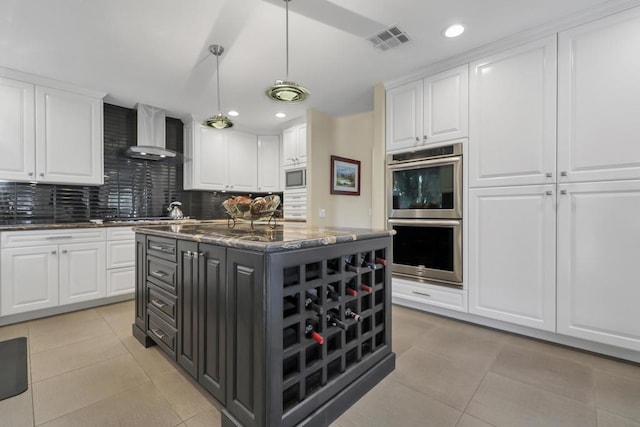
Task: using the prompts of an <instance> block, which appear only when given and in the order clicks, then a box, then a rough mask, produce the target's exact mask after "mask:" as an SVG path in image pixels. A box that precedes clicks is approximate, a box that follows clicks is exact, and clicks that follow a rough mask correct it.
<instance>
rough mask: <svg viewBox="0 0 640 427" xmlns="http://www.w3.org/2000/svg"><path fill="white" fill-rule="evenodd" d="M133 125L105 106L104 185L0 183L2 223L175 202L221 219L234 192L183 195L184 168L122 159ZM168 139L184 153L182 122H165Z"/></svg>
mask: <svg viewBox="0 0 640 427" xmlns="http://www.w3.org/2000/svg"><path fill="white" fill-rule="evenodd" d="M136 126H137V115H136V110H133V109H128V108H123V107H118V106H115V105H109V104H105V105H104V185H101V186H78V185H52V184H29V183H21V182H0V225H13V224H25V223H33V224H36V223H63V222H83V221H88V220H89V219H99V218H108V217H120V218H131V217H151V216H153V217H156V216H165V215H166V214H167V211H166V208H167V206H168V205H169V203H170V202H171V201H173V200H178V201H181V202H182V204H183V206H182V208H183V209H182V210H183V212H184V213H185V215H188V216H190V217H192V218H198V219H216V218H225V214H224V209H223V208H222V202H223V201H224V200H225V199H227V198H228V197H230V196H231V195H232V194H229V193H218V192H210V191H184V190H183V185H182V164H180V163H178V162H175V161H172V160H165V161H158V162H154V161H147V160H139V159H131V158H128V157H126V156H125V155H124V152H125V150H126V149H127V147H129V146H131V145H135V144H136V139H137V132H136ZM166 135H167V139H166V144H167V148H168V149H170V150H174V151H177V152H180V153H182V152H183V140H182V138H183V133H182V121H180V120H178V119H173V118H167V133H166ZM257 195H259V193H256V194H254V196H257ZM280 197H281V198H282V194H280Z"/></svg>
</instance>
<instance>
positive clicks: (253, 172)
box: [227, 132, 258, 191]
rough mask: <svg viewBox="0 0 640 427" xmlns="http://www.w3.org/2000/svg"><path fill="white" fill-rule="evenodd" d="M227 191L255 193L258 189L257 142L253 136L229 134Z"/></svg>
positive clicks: (240, 133)
mask: <svg viewBox="0 0 640 427" xmlns="http://www.w3.org/2000/svg"><path fill="white" fill-rule="evenodd" d="M227 138H228V150H229V180H228V183H229V189H230V190H232V191H256V190H257V189H258V140H257V138H256V136H255V135H251V134H248V133H242V132H229V133H228V134H227Z"/></svg>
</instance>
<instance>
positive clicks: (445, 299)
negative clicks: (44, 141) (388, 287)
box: [392, 277, 467, 313]
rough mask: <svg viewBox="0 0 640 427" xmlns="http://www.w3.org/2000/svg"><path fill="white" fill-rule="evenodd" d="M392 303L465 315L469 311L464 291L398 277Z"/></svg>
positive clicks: (394, 285)
mask: <svg viewBox="0 0 640 427" xmlns="http://www.w3.org/2000/svg"><path fill="white" fill-rule="evenodd" d="M392 301H393V303H394V304H400V305H410V306H412V305H418V306H424V305H430V306H434V307H440V308H446V309H449V310H455V311H462V312H465V313H466V311H467V295H466V292H465V291H464V290H462V289H455V288H450V287H445V286H440V285H431V284H428V283H420V282H415V281H412V280H405V279H400V278H397V277H394V278H393V295H392ZM407 303H409V304H407Z"/></svg>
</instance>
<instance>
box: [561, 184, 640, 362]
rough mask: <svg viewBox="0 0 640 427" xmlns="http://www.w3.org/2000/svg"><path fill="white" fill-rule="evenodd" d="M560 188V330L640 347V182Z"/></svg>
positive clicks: (575, 185) (577, 335)
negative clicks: (639, 278)
mask: <svg viewBox="0 0 640 427" xmlns="http://www.w3.org/2000/svg"><path fill="white" fill-rule="evenodd" d="M559 188H560V194H559V195H558V333H560V334H564V335H569V336H572V337H578V338H583V339H587V340H592V341H597V342H601V343H605V344H610V345H614V346H618V347H623V348H627V349H632V350H636V351H640V283H639V282H638V271H639V270H638V264H639V262H640V220H638V215H639V213H640V181H618V182H599V183H579V184H563V185H560V186H559ZM563 193H564V194H563Z"/></svg>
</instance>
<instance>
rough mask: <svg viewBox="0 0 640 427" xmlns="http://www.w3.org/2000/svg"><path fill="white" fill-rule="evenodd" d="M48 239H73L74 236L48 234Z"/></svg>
mask: <svg viewBox="0 0 640 427" xmlns="http://www.w3.org/2000/svg"><path fill="white" fill-rule="evenodd" d="M46 239H47V240H57V239H73V236H48V237H47V238H46Z"/></svg>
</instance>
